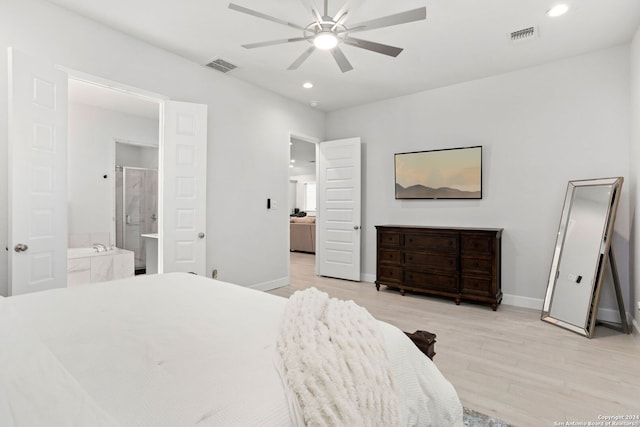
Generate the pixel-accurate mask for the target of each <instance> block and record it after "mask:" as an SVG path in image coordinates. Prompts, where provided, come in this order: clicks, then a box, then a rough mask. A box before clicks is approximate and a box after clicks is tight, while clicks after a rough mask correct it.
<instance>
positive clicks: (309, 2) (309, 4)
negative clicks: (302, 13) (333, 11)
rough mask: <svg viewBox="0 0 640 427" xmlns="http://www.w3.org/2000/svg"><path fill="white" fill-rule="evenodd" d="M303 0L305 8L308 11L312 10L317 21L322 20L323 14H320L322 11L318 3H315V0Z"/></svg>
mask: <svg viewBox="0 0 640 427" xmlns="http://www.w3.org/2000/svg"><path fill="white" fill-rule="evenodd" d="M301 1H302V4H303V5H304V8H305V9H306V10H307V11H309V12H311V14H312V15H313V18H314V19H315V20H316V22H322V15H320V12H318V9H317V8H316V5H315V4H314V3H313V0H301Z"/></svg>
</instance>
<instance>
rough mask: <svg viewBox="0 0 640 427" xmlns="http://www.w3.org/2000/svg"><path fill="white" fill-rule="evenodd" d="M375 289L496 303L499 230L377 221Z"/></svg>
mask: <svg viewBox="0 0 640 427" xmlns="http://www.w3.org/2000/svg"><path fill="white" fill-rule="evenodd" d="M376 229H377V269H376V270H377V271H376V289H378V290H380V285H385V286H387V287H389V288H395V289H399V290H400V292H401V293H402V295H404V293H405V291H414V292H420V293H424V294H430V295H440V296H444V297H450V298H455V301H456V304H460V301H461V300H468V301H477V302H483V303H488V304H491V308H492V309H493V310H494V311H495V310H496V309H497V308H498V304H500V302H501V301H502V289H501V284H500V258H501V236H502V229H501V228H444V227H416V226H400V225H377V226H376Z"/></svg>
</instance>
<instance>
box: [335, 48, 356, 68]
mask: <svg viewBox="0 0 640 427" xmlns="http://www.w3.org/2000/svg"><path fill="white" fill-rule="evenodd" d="M331 54H332V55H333V58H334V59H335V60H336V62H337V63H338V67H340V70H341V71H342V72H343V73H346V72H347V71H351V70H353V66H352V65H351V63H350V62H349V60H348V59H347V57H346V56H344V53H342V50H340V48H339V47H338V46H336V47H334V48H333V49H331Z"/></svg>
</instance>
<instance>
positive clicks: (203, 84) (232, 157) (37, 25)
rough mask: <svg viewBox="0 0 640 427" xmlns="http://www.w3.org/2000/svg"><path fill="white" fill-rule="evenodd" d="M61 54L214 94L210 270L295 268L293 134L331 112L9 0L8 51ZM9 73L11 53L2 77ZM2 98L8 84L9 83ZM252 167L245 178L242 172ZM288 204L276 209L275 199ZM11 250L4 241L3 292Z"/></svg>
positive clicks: (134, 77) (259, 276)
mask: <svg viewBox="0 0 640 427" xmlns="http://www.w3.org/2000/svg"><path fill="white" fill-rule="evenodd" d="M9 46H14V47H16V48H18V49H20V50H22V51H23V52H27V53H30V54H31V55H34V56H41V57H44V58H47V59H49V60H50V61H51V62H52V63H55V64H59V65H63V66H66V67H68V68H71V69H74V70H78V71H82V72H85V73H89V74H94V75H96V76H99V77H103V78H106V79H110V80H114V81H117V82H121V83H124V84H126V85H129V86H133V87H138V88H140V89H143V90H146V91H151V92H155V93H159V94H162V95H166V96H168V97H170V98H171V99H174V100H178V101H187V102H196V103H203V104H208V108H209V117H208V150H207V166H208V176H207V184H208V186H207V209H208V211H207V230H206V233H207V270H208V271H210V270H211V269H212V268H214V267H215V268H217V269H218V270H219V278H221V279H223V280H228V281H231V282H236V283H239V284H242V285H248V286H254V285H258V286H260V285H264V286H268V285H271V284H284V283H286V278H287V276H288V262H287V259H288V254H289V249H288V244H289V243H288V241H287V239H286V236H287V227H288V209H286V208H285V206H286V200H287V188H288V187H287V185H288V174H289V136H290V134H292V133H293V134H300V135H310V136H313V137H317V138H322V137H324V135H323V133H324V118H325V116H324V114H323V113H322V112H320V111H317V110H314V109H312V108H311V107H307V106H303V105H301V104H298V103H295V102H293V101H290V100H288V99H285V98H283V97H280V96H278V95H275V94H273V93H272V92H268V91H266V90H262V89H258V88H256V87H255V86H252V85H250V84H246V83H243V82H241V81H239V80H236V79H234V78H233V76H232V75H223V74H220V73H217V72H216V71H213V70H211V69H209V68H206V67H203V66H201V65H199V64H195V63H193V62H190V61H187V60H185V59H184V58H181V57H179V56H176V55H174V54H171V53H169V52H167V51H163V50H161V49H157V48H155V47H152V46H150V45H148V44H146V43H143V42H141V41H139V40H136V39H134V38H132V37H129V36H127V35H125V34H122V33H119V32H116V31H114V30H112V29H110V28H108V27H105V26H102V25H99V24H97V23H95V22H94V21H91V20H89V19H85V18H82V17H80V16H79V15H76V14H73V13H71V12H68V11H66V10H65V9H62V8H59V7H56V6H54V5H52V4H50V3H47V2H44V1H41V0H20V1H17V0H14V1H9V2H3V5H2V13H0V51H2V52H6V48H7V47H9ZM6 81H7V59H6V54H4V53H3V54H1V55H0V82H6ZM0 99H2V100H6V99H7V85H6V84H4V83H3V84H0ZM6 129H7V103H6V102H0V170H7V168H6V167H7V163H6V162H7V160H6V159H7V131H6ZM239 174H241V175H242V177H243V179H241V180H235V179H232V178H235V177H237V176H238V175H239ZM267 198H271V199H273V200H276V201H279V202H280V206H282V208H281V209H278V210H271V211H267V210H266V199H267ZM6 206H7V177H6V174H0V224H1V225H0V247H4V246H6V245H7V243H8V242H7V228H6V226H5V224H7V208H6ZM6 274H7V253H6V251H0V294H6V290H7V283H6V279H5V278H6Z"/></svg>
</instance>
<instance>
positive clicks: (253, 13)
mask: <svg viewBox="0 0 640 427" xmlns="http://www.w3.org/2000/svg"><path fill="white" fill-rule="evenodd" d="M229 9H231V10H235V11H237V12H242V13H246V14H247V15H251V16H256V17H258V18H262V19H266V20H267V21H271V22H276V23H278V24H282V25H286V26H288V27H292V28H295V29H297V30H302V31H304V27H301V26H300V25H297V24H294V23H291V22H287V21H283V20H282V19H278V18H274V17H273V16H269V15H265V14H264V13H262V12H257V11H255V10H252V9H247V8H246V7H243V6H240V5H237V4H235V3H229Z"/></svg>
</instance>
